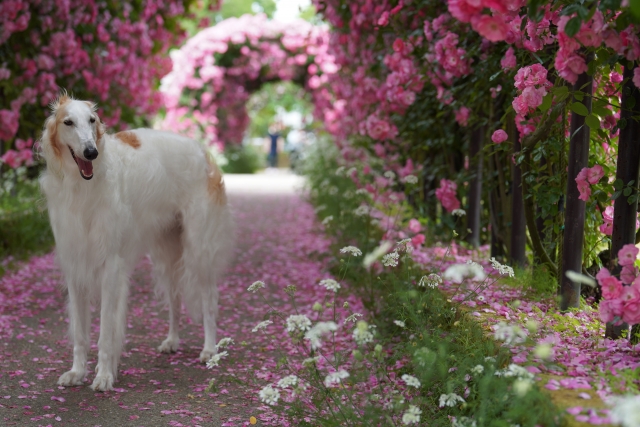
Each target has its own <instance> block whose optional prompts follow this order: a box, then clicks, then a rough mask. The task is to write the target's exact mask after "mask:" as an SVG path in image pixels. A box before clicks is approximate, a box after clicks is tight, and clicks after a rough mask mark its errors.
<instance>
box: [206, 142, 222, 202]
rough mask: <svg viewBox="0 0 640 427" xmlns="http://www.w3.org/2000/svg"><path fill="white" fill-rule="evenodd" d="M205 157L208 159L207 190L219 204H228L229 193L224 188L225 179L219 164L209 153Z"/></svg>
mask: <svg viewBox="0 0 640 427" xmlns="http://www.w3.org/2000/svg"><path fill="white" fill-rule="evenodd" d="M205 159H206V160H207V166H208V167H207V169H208V170H207V191H208V192H209V195H210V196H211V197H212V198H213V199H214V200H215V201H216V203H218V204H219V205H226V204H227V194H226V192H225V188H224V179H223V178H222V172H220V169H218V165H216V163H215V161H213V160H212V159H211V155H210V154H209V153H207V154H205Z"/></svg>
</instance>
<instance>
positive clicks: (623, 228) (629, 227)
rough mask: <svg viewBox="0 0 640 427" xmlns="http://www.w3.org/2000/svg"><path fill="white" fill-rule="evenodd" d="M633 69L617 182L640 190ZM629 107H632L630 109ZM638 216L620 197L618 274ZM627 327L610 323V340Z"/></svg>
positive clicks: (615, 240)
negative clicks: (622, 250)
mask: <svg viewBox="0 0 640 427" xmlns="http://www.w3.org/2000/svg"><path fill="white" fill-rule="evenodd" d="M632 78H633V68H630V67H625V69H624V79H625V83H624V86H623V87H622V110H621V112H620V121H619V122H618V123H619V125H622V124H623V123H624V125H623V126H621V128H620V136H619V137H618V165H617V169H616V179H620V180H622V182H623V184H624V185H627V184H628V183H629V182H630V181H634V183H633V187H634V188H637V187H638V175H639V173H640V123H638V122H637V121H636V120H634V119H633V116H634V115H638V114H640V113H639V110H640V90H638V88H637V87H636V86H635V85H634V84H633V82H632V81H631V79H632ZM629 106H632V107H631V108H629ZM637 216H638V200H637V199H634V200H633V203H629V202H628V201H627V197H625V196H624V195H622V194H621V195H620V197H618V198H617V199H616V200H615V202H614V204H613V234H612V235H611V263H610V265H609V269H610V270H611V271H612V273H614V274H618V273H620V266H618V265H617V263H615V260H616V259H617V258H618V251H619V250H620V249H622V247H623V246H624V245H626V244H629V243H631V244H635V242H636V218H637ZM627 327H628V326H627V325H619V326H614V325H613V324H611V323H607V329H606V332H605V336H606V337H607V338H619V337H620V334H621V332H622V330H623V329H627Z"/></svg>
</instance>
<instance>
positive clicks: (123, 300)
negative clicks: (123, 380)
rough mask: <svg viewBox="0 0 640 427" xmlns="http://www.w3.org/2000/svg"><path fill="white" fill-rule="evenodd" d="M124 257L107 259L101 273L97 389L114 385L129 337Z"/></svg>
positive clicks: (107, 388)
mask: <svg viewBox="0 0 640 427" xmlns="http://www.w3.org/2000/svg"><path fill="white" fill-rule="evenodd" d="M128 282H129V281H128V278H127V274H126V270H125V266H124V263H123V262H122V259H121V258H117V259H116V260H113V261H111V262H107V263H106V264H105V268H104V274H103V275H102V277H101V283H100V291H101V306H100V338H99V339H98V365H97V366H96V378H95V380H94V381H93V384H92V385H91V388H92V389H94V390H97V391H107V390H111V389H113V383H114V381H115V380H116V378H117V375H118V362H119V360H120V353H121V352H122V345H123V344H124V338H125V326H126V321H127V296H128V294H129V283H128Z"/></svg>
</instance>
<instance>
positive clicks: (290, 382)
mask: <svg viewBox="0 0 640 427" xmlns="http://www.w3.org/2000/svg"><path fill="white" fill-rule="evenodd" d="M296 384H298V377H296V376H295V375H288V376H286V377H284V378H282V379H281V380H280V381H278V387H280V388H287V387H290V386H294V385H296Z"/></svg>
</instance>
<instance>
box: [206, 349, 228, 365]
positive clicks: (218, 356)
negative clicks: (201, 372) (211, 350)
mask: <svg viewBox="0 0 640 427" xmlns="http://www.w3.org/2000/svg"><path fill="white" fill-rule="evenodd" d="M228 355H229V353H228V352H226V351H223V352H220V353H218V354H214V355H213V356H211V359H209V361H208V362H207V368H209V369H211V368H215V367H216V366H218V365H219V364H220V360H222V359H224V358H225V357H227V356H228Z"/></svg>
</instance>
